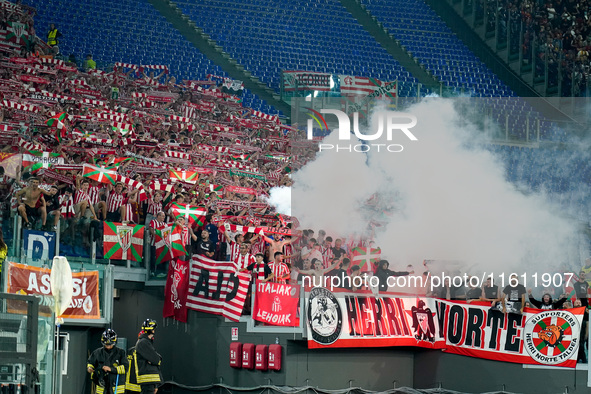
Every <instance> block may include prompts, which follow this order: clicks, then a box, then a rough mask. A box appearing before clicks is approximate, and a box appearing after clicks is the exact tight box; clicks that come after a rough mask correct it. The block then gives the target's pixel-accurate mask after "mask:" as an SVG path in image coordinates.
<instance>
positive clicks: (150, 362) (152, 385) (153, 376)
mask: <svg viewBox="0 0 591 394" xmlns="http://www.w3.org/2000/svg"><path fill="white" fill-rule="evenodd" d="M157 326H158V325H157V324H156V321H155V320H152V319H146V320H145V321H144V322H143V323H142V332H140V336H139V338H138V340H137V342H136V344H135V362H136V364H135V366H136V368H137V370H136V373H137V382H138V383H139V384H140V386H141V389H142V391H141V393H142V394H156V392H157V391H158V386H159V385H160V383H162V376H161V374H160V364H161V363H162V356H161V355H160V354H158V352H156V349H154V344H153V343H152V342H153V341H154V331H155V329H156V327H157Z"/></svg>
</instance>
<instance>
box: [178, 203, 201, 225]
mask: <svg viewBox="0 0 591 394" xmlns="http://www.w3.org/2000/svg"><path fill="white" fill-rule="evenodd" d="M171 210H172V213H173V216H174V217H175V218H178V217H181V216H182V217H184V218H185V222H186V223H187V224H188V225H190V226H193V223H195V222H197V224H198V225H200V226H203V224H204V220H203V219H204V218H205V214H206V213H207V211H206V210H205V209H204V208H202V207H199V206H197V205H191V204H178V203H173V204H172V205H171Z"/></svg>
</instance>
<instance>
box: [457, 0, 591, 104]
mask: <svg viewBox="0 0 591 394" xmlns="http://www.w3.org/2000/svg"><path fill="white" fill-rule="evenodd" d="M468 3H470V4H472V2H468ZM475 5H476V7H475V12H476V15H478V14H479V13H483V12H486V31H487V32H495V31H496V36H497V40H498V41H499V42H503V43H504V42H506V41H507V38H508V40H509V41H508V43H507V44H508V47H509V51H510V53H519V49H521V52H522V61H523V63H524V64H528V65H531V66H532V67H533V70H534V73H535V75H536V76H537V77H544V76H545V75H547V77H548V81H547V82H548V86H549V87H555V88H558V87H560V92H559V94H560V95H562V96H577V97H580V96H588V95H589V92H588V79H589V71H590V66H591V64H590V62H589V51H591V41H590V34H591V19H590V18H591V3H590V2H589V1H588V0H479V1H475ZM468 6H470V5H468ZM519 47H521V48H519ZM532 63H533V64H532Z"/></svg>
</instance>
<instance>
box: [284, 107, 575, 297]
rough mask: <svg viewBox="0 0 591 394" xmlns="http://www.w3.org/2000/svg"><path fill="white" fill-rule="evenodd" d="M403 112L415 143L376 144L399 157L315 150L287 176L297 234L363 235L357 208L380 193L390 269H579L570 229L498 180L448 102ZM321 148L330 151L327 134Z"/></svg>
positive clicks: (497, 167)
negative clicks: (450, 263) (387, 210)
mask: <svg viewBox="0 0 591 394" xmlns="http://www.w3.org/2000/svg"><path fill="white" fill-rule="evenodd" d="M406 112H410V113H412V114H414V115H415V116H416V117H417V119H418V123H417V126H415V127H413V128H412V133H413V134H414V135H415V136H416V137H417V138H418V141H410V140H408V139H407V138H406V137H405V136H404V135H403V134H402V133H399V134H400V135H397V136H396V137H395V138H396V140H395V141H385V140H383V141H379V143H386V144H388V143H400V144H402V145H403V146H404V150H403V151H402V152H400V153H388V152H384V151H383V150H382V152H380V153H377V152H375V150H374V151H370V152H369V153H368V154H362V153H348V152H342V151H341V152H338V153H337V152H334V151H328V152H321V153H320V154H319V155H318V158H317V159H316V160H315V161H314V162H311V163H309V164H308V165H307V166H305V167H304V168H303V169H302V170H300V171H299V172H298V173H296V174H295V176H294V181H295V182H294V186H293V189H294V190H293V191H294V193H293V196H294V197H293V198H294V215H296V216H298V218H300V222H301V223H302V226H303V228H314V229H317V230H318V229H321V228H322V229H324V230H326V231H327V234H329V235H333V236H343V235H350V234H356V233H361V232H364V231H365V230H366V223H367V212H366V210H365V209H363V208H360V207H362V206H363V205H364V202H365V201H366V200H367V199H368V198H369V197H370V196H372V194H373V193H375V192H379V195H380V198H381V199H382V200H383V201H382V203H383V205H386V206H388V205H391V206H393V207H394V214H393V215H392V216H384V217H383V221H384V223H383V225H382V226H381V227H378V228H377V229H376V237H377V244H378V245H379V246H380V247H381V248H382V253H383V256H384V258H388V259H389V260H390V261H391V262H394V263H395V264H396V266H398V267H403V266H406V264H412V265H414V266H415V267H417V266H419V265H420V264H421V263H422V261H423V260H424V259H450V260H462V261H465V262H466V263H467V264H468V266H475V267H473V268H472V269H471V271H472V272H473V273H476V272H482V271H488V272H491V271H492V272H495V273H500V272H525V271H527V272H555V270H556V269H557V268H558V267H559V266H560V265H561V264H563V263H567V262H568V264H569V265H570V266H571V268H574V267H579V266H580V264H581V260H580V257H581V256H580V255H579V253H581V252H580V245H579V244H580V242H579V241H580V236H579V235H578V229H577V225H576V224H575V223H573V221H571V220H569V219H567V218H565V217H563V216H561V214H559V213H558V212H559V211H558V210H557V209H556V206H555V205H552V204H550V203H549V202H548V201H547V199H546V196H545V195H543V194H540V193H538V194H534V193H531V194H528V195H525V194H524V193H522V192H520V191H518V190H517V188H516V187H515V185H513V184H512V183H510V182H508V181H506V179H505V173H504V166H503V163H502V162H501V161H500V160H499V159H498V158H496V157H495V156H494V155H493V154H491V153H490V152H489V151H487V150H486V149H484V147H483V146H482V143H483V142H485V138H484V136H483V135H482V133H481V132H480V131H479V130H478V129H477V128H476V127H475V126H473V125H471V124H469V123H467V122H466V121H465V120H463V117H460V116H458V113H457V111H456V109H455V108H454V105H453V102H452V100H445V99H426V100H423V102H421V103H420V104H417V105H414V106H412V107H411V108H410V109H409V110H407V111H406ZM324 142H327V143H334V144H337V143H338V141H336V135H335V133H334V132H333V134H332V135H331V136H329V137H328V139H327V140H325V141H324ZM341 142H343V141H341ZM372 143H378V142H377V141H372ZM569 260H570V261H569ZM574 269H577V268H574ZM528 286H529V284H528Z"/></svg>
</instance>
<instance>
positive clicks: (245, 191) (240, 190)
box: [225, 185, 258, 196]
mask: <svg viewBox="0 0 591 394" xmlns="http://www.w3.org/2000/svg"><path fill="white" fill-rule="evenodd" d="M225 190H226V192H231V193H240V194H252V195H254V196H256V195H257V194H258V193H257V191H256V190H255V189H252V188H250V187H242V186H231V185H230V186H226V188H225Z"/></svg>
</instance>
